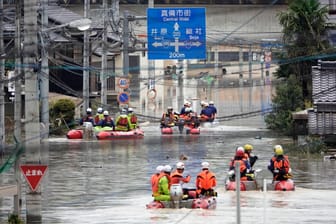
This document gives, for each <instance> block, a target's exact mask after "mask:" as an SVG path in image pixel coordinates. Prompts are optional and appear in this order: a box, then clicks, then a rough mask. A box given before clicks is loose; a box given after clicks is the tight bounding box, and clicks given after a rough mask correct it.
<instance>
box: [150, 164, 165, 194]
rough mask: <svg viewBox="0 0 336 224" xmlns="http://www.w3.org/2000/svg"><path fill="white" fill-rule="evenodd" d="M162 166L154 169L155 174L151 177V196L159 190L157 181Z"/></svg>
mask: <svg viewBox="0 0 336 224" xmlns="http://www.w3.org/2000/svg"><path fill="white" fill-rule="evenodd" d="M163 168H164V167H163V166H161V165H159V166H157V167H156V169H155V173H154V174H153V175H152V176H151V185H152V195H153V197H154V195H155V194H156V193H157V192H158V190H159V179H160V175H161V173H162V172H163Z"/></svg>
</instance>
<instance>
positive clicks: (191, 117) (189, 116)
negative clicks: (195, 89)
mask: <svg viewBox="0 0 336 224" xmlns="http://www.w3.org/2000/svg"><path fill="white" fill-rule="evenodd" d="M180 118H182V119H183V120H184V123H185V125H186V126H187V127H189V128H197V127H199V126H200V121H199V119H198V117H197V114H196V113H195V112H194V111H193V110H192V108H191V107H189V108H186V109H185V113H184V114H183V115H180Z"/></svg>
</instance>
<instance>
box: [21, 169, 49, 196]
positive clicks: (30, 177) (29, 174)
mask: <svg viewBox="0 0 336 224" xmlns="http://www.w3.org/2000/svg"><path fill="white" fill-rule="evenodd" d="M47 168H48V166H46V165H21V166H20V169H21V172H22V174H23V175H24V177H25V178H26V180H27V182H28V184H29V186H30V189H31V190H32V191H36V189H37V187H38V186H39V184H40V182H41V180H42V177H43V176H44V174H45V172H46V170H47Z"/></svg>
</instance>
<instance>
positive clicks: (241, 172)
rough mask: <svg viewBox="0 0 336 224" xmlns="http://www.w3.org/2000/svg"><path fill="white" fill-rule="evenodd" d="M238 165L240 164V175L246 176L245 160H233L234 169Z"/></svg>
mask: <svg viewBox="0 0 336 224" xmlns="http://www.w3.org/2000/svg"><path fill="white" fill-rule="evenodd" d="M236 163H240V166H239V168H240V174H244V175H245V172H246V169H247V167H246V164H245V161H244V160H243V159H241V160H233V163H232V166H233V167H236Z"/></svg>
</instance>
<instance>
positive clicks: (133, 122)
mask: <svg viewBox="0 0 336 224" xmlns="http://www.w3.org/2000/svg"><path fill="white" fill-rule="evenodd" d="M130 121H131V123H132V124H136V123H138V118H137V116H135V114H132V115H131V117H130Z"/></svg>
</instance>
